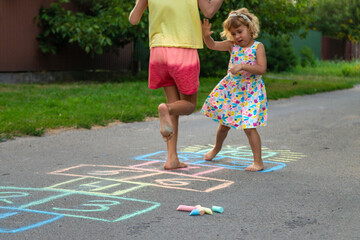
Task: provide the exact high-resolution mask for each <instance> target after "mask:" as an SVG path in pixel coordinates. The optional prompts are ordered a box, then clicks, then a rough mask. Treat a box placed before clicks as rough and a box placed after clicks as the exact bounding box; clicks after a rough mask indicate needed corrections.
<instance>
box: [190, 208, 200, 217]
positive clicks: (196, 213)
mask: <svg viewBox="0 0 360 240" xmlns="http://www.w3.org/2000/svg"><path fill="white" fill-rule="evenodd" d="M196 215H200V211H199V209H194V210H192V211H191V212H190V214H189V216H196Z"/></svg>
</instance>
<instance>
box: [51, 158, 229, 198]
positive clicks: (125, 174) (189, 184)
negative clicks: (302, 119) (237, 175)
mask: <svg viewBox="0 0 360 240" xmlns="http://www.w3.org/2000/svg"><path fill="white" fill-rule="evenodd" d="M50 174H57V175H66V176H73V177H80V178H77V179H73V180H70V181H68V182H64V183H60V184H56V185H54V186H51V187H49V188H53V189H62V190H73V191H78V192H79V191H80V192H83V191H88V192H92V193H94V192H97V193H102V194H109V195H121V194H124V193H126V192H130V191H134V190H137V189H139V188H142V187H159V188H170V189H178V190H184V191H193V192H212V191H215V190H218V189H221V188H225V187H228V186H230V185H231V184H233V183H234V182H233V181H228V180H222V179H216V178H209V177H202V176H195V175H190V174H183V173H176V172H173V171H165V170H153V169H143V168H138V167H134V166H131V167H123V166H110V165H90V164H81V165H78V166H74V167H71V168H67V169H62V170H58V171H54V172H51V173H50ZM124 186H128V187H127V188H124Z"/></svg>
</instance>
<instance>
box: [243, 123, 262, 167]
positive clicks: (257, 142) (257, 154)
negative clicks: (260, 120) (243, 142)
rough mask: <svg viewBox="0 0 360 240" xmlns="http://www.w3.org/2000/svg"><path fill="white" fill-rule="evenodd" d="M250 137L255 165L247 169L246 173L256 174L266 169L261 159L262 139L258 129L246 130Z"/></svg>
mask: <svg viewBox="0 0 360 240" xmlns="http://www.w3.org/2000/svg"><path fill="white" fill-rule="evenodd" d="M244 131H245V134H246V136H247V137H248V140H249V143H250V147H251V150H252V152H253V155H254V163H253V164H251V165H250V166H248V167H246V168H245V171H250V172H256V171H261V170H263V169H264V163H263V160H262V158H261V138H260V135H259V133H258V132H257V130H256V128H249V129H244Z"/></svg>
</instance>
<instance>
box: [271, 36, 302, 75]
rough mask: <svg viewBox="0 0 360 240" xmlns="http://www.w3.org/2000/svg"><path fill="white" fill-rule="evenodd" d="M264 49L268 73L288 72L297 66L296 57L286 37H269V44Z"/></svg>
mask: <svg viewBox="0 0 360 240" xmlns="http://www.w3.org/2000/svg"><path fill="white" fill-rule="evenodd" d="M265 45H267V44H266V43H265ZM265 49H266V57H267V69H268V71H273V72H284V71H289V70H291V69H292V68H294V67H295V66H296V65H297V56H296V54H295V52H294V49H293V47H292V46H291V44H290V38H289V37H288V36H286V35H283V36H278V37H274V36H271V37H270V43H269V44H268V45H267V46H265Z"/></svg>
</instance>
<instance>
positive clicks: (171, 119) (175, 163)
mask: <svg viewBox="0 0 360 240" xmlns="http://www.w3.org/2000/svg"><path fill="white" fill-rule="evenodd" d="M164 92H165V95H166V100H167V104H165V103H162V104H160V105H159V118H160V132H161V131H162V129H165V130H166V129H167V128H171V129H172V133H171V134H169V135H165V136H164V134H163V132H161V134H162V135H163V137H164V139H166V145H167V151H168V155H167V159H166V162H165V164H164V168H165V169H175V168H183V167H186V166H187V165H186V164H185V163H183V162H180V161H179V158H178V155H177V139H178V125H179V115H189V114H191V113H193V112H194V110H195V107H196V101H197V93H195V94H193V95H184V94H182V93H179V92H178V89H177V88H176V86H168V87H164ZM165 132H166V131H165Z"/></svg>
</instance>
